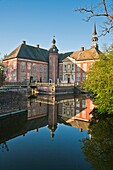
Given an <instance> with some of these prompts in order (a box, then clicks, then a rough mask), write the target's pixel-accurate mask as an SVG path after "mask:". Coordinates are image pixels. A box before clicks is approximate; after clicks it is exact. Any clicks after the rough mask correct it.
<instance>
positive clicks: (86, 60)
mask: <svg viewBox="0 0 113 170" xmlns="http://www.w3.org/2000/svg"><path fill="white" fill-rule="evenodd" d="M99 53H100V51H99V48H98V37H97V32H96V25H94V32H93V36H92V45H91V47H90V48H89V49H86V50H85V49H84V47H82V48H81V49H80V50H78V51H74V52H66V53H59V52H58V49H57V47H56V41H55V39H53V40H52V46H51V47H50V49H49V50H46V49H42V48H40V46H39V45H37V46H36V47H34V46H30V45H27V44H26V42H25V41H23V42H22V44H21V45H19V46H18V47H17V48H16V49H15V50H14V51H12V52H11V53H10V54H9V55H8V56H6V57H5V58H4V59H3V64H4V66H5V73H6V82H24V81H29V80H30V79H31V78H32V79H33V80H34V81H37V82H43V83H47V82H51V83H55V84H56V83H59V82H60V83H77V84H80V83H81V82H82V81H83V80H84V79H86V72H87V71H88V70H89V68H90V67H91V65H92V64H93V63H94V62H95V60H98V58H99Z"/></svg>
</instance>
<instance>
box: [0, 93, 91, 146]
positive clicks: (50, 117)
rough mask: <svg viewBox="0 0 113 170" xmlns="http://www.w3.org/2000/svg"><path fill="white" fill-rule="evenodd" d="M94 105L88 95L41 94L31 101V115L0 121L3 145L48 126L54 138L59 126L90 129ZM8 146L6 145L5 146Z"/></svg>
mask: <svg viewBox="0 0 113 170" xmlns="http://www.w3.org/2000/svg"><path fill="white" fill-rule="evenodd" d="M93 108H94V105H93V104H92V101H91V99H90V98H88V97H87V96H79V97H76V96H74V95H62V96H52V95H51V96H47V95H38V96H37V98H34V99H32V98H31V99H28V113H23V114H19V115H13V116H11V117H6V118H0V143H4V142H6V141H8V140H10V139H12V138H15V137H17V136H20V135H23V136H25V135H26V133H27V132H28V131H31V130H34V129H35V130H36V132H38V131H39V129H40V128H42V127H45V126H48V129H49V130H50V137H52V138H53V137H54V135H55V131H56V129H57V125H58V123H60V124H61V123H62V124H65V125H68V126H72V127H75V128H79V129H80V131H81V132H82V131H83V130H88V125H89V122H90V119H91V111H92V110H93ZM5 144H6V143H5Z"/></svg>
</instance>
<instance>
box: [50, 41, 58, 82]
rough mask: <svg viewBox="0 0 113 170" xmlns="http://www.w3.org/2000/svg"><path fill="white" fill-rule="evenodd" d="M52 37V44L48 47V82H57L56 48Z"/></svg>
mask: <svg viewBox="0 0 113 170" xmlns="http://www.w3.org/2000/svg"><path fill="white" fill-rule="evenodd" d="M55 43H56V41H55V39H54V38H53V40H52V46H51V47H50V49H49V82H52V83H57V78H58V49H57V47H56V45H55Z"/></svg>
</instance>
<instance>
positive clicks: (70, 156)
mask: <svg viewBox="0 0 113 170" xmlns="http://www.w3.org/2000/svg"><path fill="white" fill-rule="evenodd" d="M27 107H28V113H20V114H18V115H12V116H9V117H7V118H0V146H1V149H0V150H1V151H2V154H3V153H4V152H5V153H6V151H9V152H10V156H8V155H6V157H5V156H4V155H3V157H4V158H2V162H3V166H2V169H3V170H4V169H7V166H8V165H9V164H10V163H9V162H10V161H11V160H10V159H15V156H16V157H17V155H18V154H19V155H21V156H19V158H18V157H17V159H16V160H15V161H13V163H14V164H15V165H13V166H14V167H12V169H11V170H13V169H16V170H17V169H19V168H21V169H22V167H19V166H20V165H19V164H18V159H19V160H20V159H21V158H22V159H21V161H20V162H21V164H22V166H24V168H23V169H24V170H25V169H27V170H28V169H33V170H35V169H38V168H39V169H41V170H42V169H44V170H46V169H47V170H48V169H49V170H50V169H55V168H53V167H54V166H55V167H56V169H59V170H60V169H62V170H63V169H65V170H66V169H69V170H70V169H77V166H79V169H82V170H83V169H87V170H88V169H91V165H90V164H89V163H88V162H87V161H85V158H84V155H83V153H82V151H81V144H80V142H79V140H82V138H85V137H87V138H88V135H89V134H88V133H87V131H86V130H88V127H89V124H90V120H91V118H92V115H91V111H92V109H93V108H94V105H93V104H92V101H91V100H90V99H89V98H88V97H87V96H81V97H80V96H79V97H77V96H74V95H63V96H47V95H45V96H44V95H38V96H37V98H31V99H28V103H27ZM75 129H77V130H78V129H79V131H75ZM33 130H35V132H34V131H33ZM30 132H31V133H30ZM81 132H83V133H81ZM36 134H38V137H39V138H38V143H39V145H36V143H37V142H36V141H37V137H36ZM23 137H24V138H23ZM20 139H21V140H20ZM50 139H52V141H53V142H54V143H51V141H50ZM22 141H23V142H22ZM28 141H30V142H28ZM35 142H36V143H35ZM73 146H74V148H73ZM47 147H49V149H48V148H47ZM19 148H20V150H21V148H23V150H22V151H21V153H20V152H19V150H18V149H19ZM14 150H15V152H14ZM15 154H16V155H15ZM14 155H15V156H14ZM30 155H33V158H32V159H33V162H34V160H35V159H36V158H37V159H38V163H37V164H36V162H34V167H32V168H30V166H31V164H30V163H31V162H30V160H29V159H30ZM78 155H79V156H78ZM45 156H46V157H45ZM10 157H11V158H10ZM24 157H26V159H28V160H29V161H28V162H27V163H25V162H24V161H25V160H24ZM50 157H51V160H52V161H51V160H50V159H49V158H50ZM75 158H76V159H75ZM23 160H24V161H23ZM42 160H44V162H45V163H46V165H45V164H43V161H42ZM66 160H67V161H66ZM5 162H7V164H5ZM81 162H82V164H81ZM35 164H36V165H35ZM17 165H18V166H17ZM38 166H39V167H38ZM15 167H16V168H15ZM37 167H38V168H37ZM40 167H41V168H40ZM74 167H76V168H74Z"/></svg>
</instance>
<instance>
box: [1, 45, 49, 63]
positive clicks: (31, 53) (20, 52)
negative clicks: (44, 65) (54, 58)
mask: <svg viewBox="0 0 113 170" xmlns="http://www.w3.org/2000/svg"><path fill="white" fill-rule="evenodd" d="M13 58H23V59H30V60H36V61H37V60H38V61H43V62H48V61H49V52H48V51H47V50H45V49H42V48H37V47H33V46H30V45H26V44H21V45H20V46H18V47H17V48H16V49H15V50H14V51H12V52H11V53H10V54H9V55H8V56H6V57H5V58H4V60H9V59H13Z"/></svg>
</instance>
